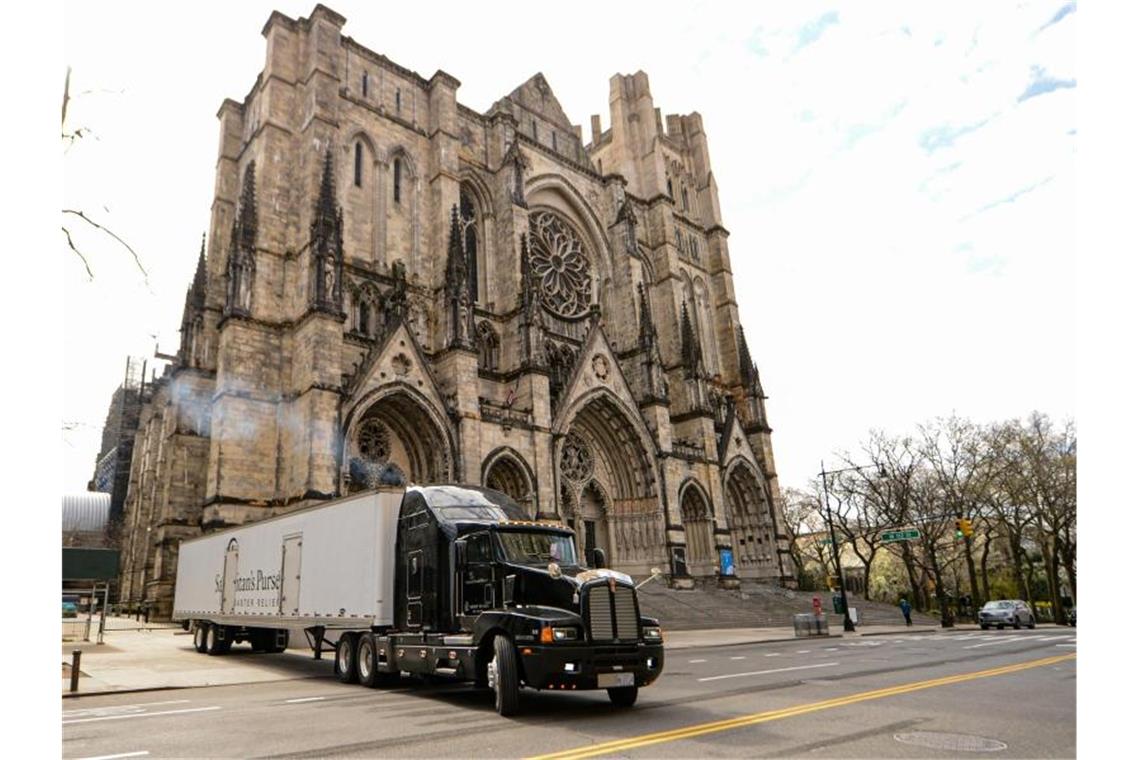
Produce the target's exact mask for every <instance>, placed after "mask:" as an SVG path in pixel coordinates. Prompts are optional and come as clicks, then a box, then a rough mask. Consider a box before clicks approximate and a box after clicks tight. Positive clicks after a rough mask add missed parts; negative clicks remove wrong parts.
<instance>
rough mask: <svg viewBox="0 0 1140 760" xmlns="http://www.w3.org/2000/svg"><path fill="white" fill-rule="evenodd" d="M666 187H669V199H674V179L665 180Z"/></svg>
mask: <svg viewBox="0 0 1140 760" xmlns="http://www.w3.org/2000/svg"><path fill="white" fill-rule="evenodd" d="M665 187H667V188H669V200H672V199H673V180H671V179H667V180H665Z"/></svg>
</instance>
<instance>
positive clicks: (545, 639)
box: [538, 626, 554, 644]
mask: <svg viewBox="0 0 1140 760" xmlns="http://www.w3.org/2000/svg"><path fill="white" fill-rule="evenodd" d="M538 640H539V641H541V642H542V643H543V644H553V643H554V629H553V628H551V627H550V626H543V628H542V635H541V636H539V637H538Z"/></svg>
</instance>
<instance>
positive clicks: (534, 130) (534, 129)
mask: <svg viewBox="0 0 1140 760" xmlns="http://www.w3.org/2000/svg"><path fill="white" fill-rule="evenodd" d="M530 136H531V137H533V138H534V139H535V140H537V139H538V122H537V121H535V120H534V119H531V120H530Z"/></svg>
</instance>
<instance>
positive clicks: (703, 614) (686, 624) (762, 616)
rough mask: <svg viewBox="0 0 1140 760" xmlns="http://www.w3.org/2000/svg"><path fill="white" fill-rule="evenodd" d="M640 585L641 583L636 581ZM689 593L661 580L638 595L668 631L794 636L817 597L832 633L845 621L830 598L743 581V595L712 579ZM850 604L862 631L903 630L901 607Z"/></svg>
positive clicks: (920, 621) (918, 621) (926, 621)
mask: <svg viewBox="0 0 1140 760" xmlns="http://www.w3.org/2000/svg"><path fill="white" fill-rule="evenodd" d="M636 580H637V581H638V582H640V581H641V580H642V579H640V578H638V579H636ZM695 583H696V585H695V587H694V588H693V589H690V590H681V589H672V588H669V587H668V586H666V585H665V583H664V582H662V581H660V580H656V581H650V582H649V583H647V584H645V585H644V586H642V587H641V588H640V589H639V590H638V592H637V593H638V601H639V603H640V606H641V614H643V615H648V616H650V617H655V618H657V619H659V620H660V621H661V625H662V627H663V628H665V630H666V631H668V630H674V631H685V630H696V629H707V628H783V627H787V629H788V632H789V633H791V631H792V616H793V615H796V614H798V613H804V612H811V610H812V605H811V600H812V597H813V596H817V595H818V596H819V598H820V600H821V601H822V602H823V609H824V611H825V612H826V613H827V620H828V627H829V628H830V629H831V631H832V632H836V631H842V630H843V616H842V615H836V614H835V613H834V612H833V608H832V604H831V593H830V592H812V591H792V590H790V589H785V588H780V587H779V586H776V585H771V584H765V583H760V582H757V581H747V580H742V581H741V582H740V588H739V589H722V588H719V587H718V586H717V584H716V581H714V580H711V579H708V580H707V579H696V581H695ZM847 600H848V604H850V605H851V606H852V607H854V608H855V609H856V610H857V611H858V615H859V624H860V625H861V626H862V625H900V624H901V623H902V622H903V616H902V612H900V611H899V608H898V607H895V606H894V605H890V604H883V603H881V602H868V601H867V600H866V599H863V598H861V597H857V596H854V595H852V594H848V596H847ZM911 619H912V620H913V621H914V624H915V625H916V626H935V625H938V620H937V618H934V617H932V616H929V615H924V614H921V613H919V612H912V613H911Z"/></svg>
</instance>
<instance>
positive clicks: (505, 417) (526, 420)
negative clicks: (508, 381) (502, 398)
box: [479, 398, 533, 427]
mask: <svg viewBox="0 0 1140 760" xmlns="http://www.w3.org/2000/svg"><path fill="white" fill-rule="evenodd" d="M479 416H481V417H482V418H483V419H484V420H487V421H488V422H497V423H499V424H500V425H502V426H503V427H526V426H529V425H530V424H531V422H532V420H533V415H532V414H531V410H530V409H519V408H517V407H511V406H507V405H506V404H500V403H499V402H497V401H492V400H491V399H489V398H480V399H479Z"/></svg>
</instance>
